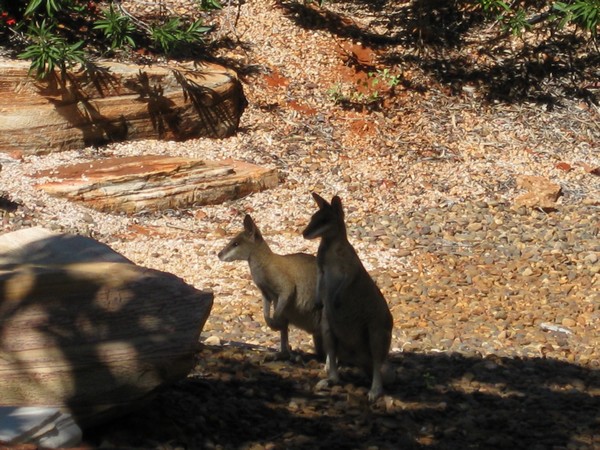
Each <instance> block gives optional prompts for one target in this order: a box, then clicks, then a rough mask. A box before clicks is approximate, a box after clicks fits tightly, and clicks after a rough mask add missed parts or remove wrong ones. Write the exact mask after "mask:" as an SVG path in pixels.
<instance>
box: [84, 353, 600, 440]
mask: <svg viewBox="0 0 600 450" xmlns="http://www.w3.org/2000/svg"><path fill="white" fill-rule="evenodd" d="M266 355H268V353H267V352H265V350H264V349H257V348H248V347H243V346H225V347H206V348H205V349H204V351H203V352H202V353H201V356H200V357H201V359H200V361H199V364H198V366H197V368H196V371H195V374H193V375H191V376H190V377H189V378H188V379H187V380H184V381H182V382H179V383H178V384H176V385H174V386H171V387H169V388H168V389H166V390H164V391H162V392H160V393H158V395H157V396H155V397H154V398H153V399H152V400H150V401H149V403H148V404H147V405H146V407H144V408H143V409H142V410H141V411H140V412H138V413H135V414H132V415H130V416H129V417H127V418H125V419H124V420H121V421H119V422H118V423H116V424H115V423H113V424H110V425H108V426H105V427H104V428H102V429H97V430H94V433H90V434H89V435H88V439H91V440H94V439H96V445H98V444H99V443H100V442H101V441H102V439H104V440H105V442H110V443H111V444H112V445H117V446H142V447H145V448H147V447H148V446H153V447H154V448H158V447H160V446H161V445H162V447H160V448H171V447H173V448H174V447H181V446H182V447H184V448H188V449H199V448H214V446H215V445H217V446H221V447H220V448H294V449H296V448H307V449H308V448H336V449H344V448H348V449H350V448H368V447H370V446H372V447H373V448H380V449H383V448H389V449H392V448H395V449H397V448H403V449H410V448H415V449H417V448H418V449H467V448H485V449H495V448H506V449H530V450H531V449H550V448H566V447H567V446H568V448H582V449H584V448H589V449H592V448H599V446H600V434H599V433H598V420H599V419H600V413H599V411H600V395H598V392H599V389H600V371H598V370H592V369H587V368H582V367H579V366H576V365H572V364H568V363H565V362H561V361H557V360H551V359H538V358H533V359H519V358H500V357H493V358H483V359H482V358H480V357H465V356H461V355H457V354H454V355H449V354H444V353H439V354H427V355H426V354H419V353H405V354H401V355H394V356H393V362H394V364H395V367H396V369H397V373H398V379H397V381H396V383H395V384H394V385H393V386H389V387H388V388H387V395H386V396H385V397H383V398H382V399H380V400H378V402H377V403H376V404H374V405H369V404H368V403H367V402H366V392H367V388H368V381H367V380H366V379H364V378H363V377H362V376H361V375H360V374H358V373H355V372H353V371H348V370H346V371H345V372H342V375H343V376H344V378H343V380H344V382H346V383H347V384H346V385H341V386H336V387H333V388H331V389H328V390H326V391H321V392H315V391H314V390H313V386H314V385H315V383H316V382H317V381H318V380H319V377H320V376H321V374H322V371H321V366H320V364H319V363H317V362H316V361H314V360H311V359H310V358H308V357H306V356H303V357H302V358H298V359H297V361H294V362H284V361H268V360H266V359H265V356H266ZM132 430H139V433H132V432H131V431H132ZM142 430H145V431H142ZM148 430H149V431H148ZM133 436H137V438H135V439H134V438H133ZM132 440H133V441H132ZM165 445H167V447H165ZM168 446H171V447H168ZM594 446H595V447H594Z"/></svg>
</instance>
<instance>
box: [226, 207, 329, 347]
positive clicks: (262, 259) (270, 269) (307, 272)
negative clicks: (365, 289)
mask: <svg viewBox="0 0 600 450" xmlns="http://www.w3.org/2000/svg"><path fill="white" fill-rule="evenodd" d="M218 256H219V259H220V260H221V261H240V260H241V261H248V264H249V266H250V274H251V275H252V280H253V281H254V283H255V284H256V286H258V288H259V289H260V292H261V293H262V297H263V314H264V317H265V321H266V323H267V325H268V326H269V327H270V328H271V329H273V330H279V331H280V333H281V354H282V356H287V357H289V355H290V346H289V341H288V324H291V325H294V326H296V327H298V328H300V329H302V330H304V331H307V332H308V333H311V334H312V336H313V343H314V346H315V351H316V353H317V356H319V358H324V357H325V352H324V350H323V342H322V338H321V325H320V322H321V310H320V309H319V308H317V307H316V292H317V259H316V258H315V257H314V256H313V255H307V254H305V253H294V254H291V255H278V254H276V253H273V252H272V251H271V249H270V248H269V245H268V244H267V243H266V241H265V240H264V239H263V237H262V235H261V233H260V230H259V229H258V227H257V226H256V224H255V223H254V221H253V220H252V217H250V216H249V215H248V214H247V215H246V217H244V230H243V231H242V232H240V233H239V234H238V235H237V236H235V237H234V238H233V239H232V240H231V241H230V242H229V243H228V244H227V245H226V246H225V248H224V249H223V250H221V251H220V252H219V254H218ZM271 306H273V313H272V315H271Z"/></svg>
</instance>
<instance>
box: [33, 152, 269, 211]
mask: <svg viewBox="0 0 600 450" xmlns="http://www.w3.org/2000/svg"><path fill="white" fill-rule="evenodd" d="M36 177H38V178H43V180H41V181H40V183H39V184H37V187H38V188H40V189H43V190H44V191H46V192H47V193H49V194H50V195H53V196H58V197H65V198H67V199H69V200H73V201H78V202H83V203H84V204H85V205H86V206H89V207H90V208H94V209H97V210H99V211H104V212H124V213H127V214H132V213H139V212H142V211H147V212H151V211H161V210H165V209H175V208H186V207H190V206H194V205H196V206H198V205H209V204H217V203H221V202H223V201H226V200H233V199H236V198H240V197H243V196H245V195H248V194H250V193H252V192H258V191H262V190H265V189H269V188H272V187H275V186H277V182H278V178H277V171H276V170H275V169H266V168H263V167H260V166H256V165H254V164H249V163H245V162H242V161H236V160H224V161H207V160H202V159H192V158H183V157H170V156H156V155H144V156H131V157H117V158H108V159H102V160H98V161H92V162H89V163H81V164H75V165H71V166H63V167H58V168H54V169H49V170H44V171H40V172H38V173H37V174H36Z"/></svg>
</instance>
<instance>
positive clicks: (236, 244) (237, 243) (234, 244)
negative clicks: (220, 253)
mask: <svg viewBox="0 0 600 450" xmlns="http://www.w3.org/2000/svg"><path fill="white" fill-rule="evenodd" d="M231 245H233V246H234V247H237V246H238V245H240V243H239V242H237V241H236V242H234V243H233V244H231Z"/></svg>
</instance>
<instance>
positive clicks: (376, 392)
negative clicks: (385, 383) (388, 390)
mask: <svg viewBox="0 0 600 450" xmlns="http://www.w3.org/2000/svg"><path fill="white" fill-rule="evenodd" d="M382 394H383V388H382V387H381V386H372V387H371V390H370V391H369V394H368V395H367V398H368V399H369V401H370V402H374V401H375V400H377V399H378V398H379V397H381V395H382Z"/></svg>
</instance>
